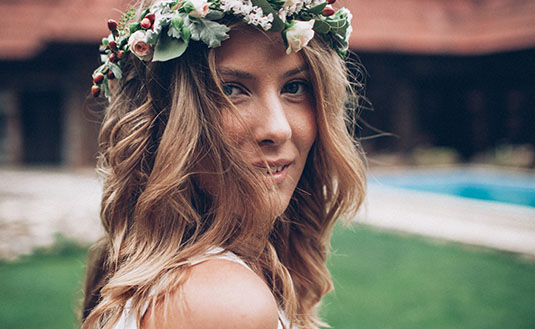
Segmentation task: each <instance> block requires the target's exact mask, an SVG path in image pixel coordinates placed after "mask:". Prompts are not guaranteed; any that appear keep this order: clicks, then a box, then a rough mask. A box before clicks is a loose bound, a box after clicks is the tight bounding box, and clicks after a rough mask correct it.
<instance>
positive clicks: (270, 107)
mask: <svg viewBox="0 0 535 329" xmlns="http://www.w3.org/2000/svg"><path fill="white" fill-rule="evenodd" d="M278 96H279V95H278V94H276V95H273V94H272V95H268V96H267V97H263V98H262V100H261V104H259V106H260V107H261V110H260V111H258V112H257V113H259V115H258V116H257V125H256V127H255V130H254V137H255V140H256V142H257V143H258V145H259V146H271V145H280V144H282V143H284V142H285V141H287V140H289V139H290V138H291V137H292V126H291V124H290V121H289V118H288V116H287V113H286V111H285V107H284V104H283V102H282V101H281V99H280V98H279V97H278Z"/></svg>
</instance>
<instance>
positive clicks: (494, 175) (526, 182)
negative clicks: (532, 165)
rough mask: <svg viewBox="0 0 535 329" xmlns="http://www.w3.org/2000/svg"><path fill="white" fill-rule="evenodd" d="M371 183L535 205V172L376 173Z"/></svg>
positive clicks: (448, 171)
mask: <svg viewBox="0 0 535 329" xmlns="http://www.w3.org/2000/svg"><path fill="white" fill-rule="evenodd" d="M369 183H370V184H380V185H384V186H392V187H397V188H403V189H410V190H417V191H423V192H431V193H440V194H447V195H454V196H458V197H464V198H471V199H478V200H486V201H497V202H504V203H509V204H516V205H522V206H527V207H535V173H522V172H518V173H517V172H508V171H500V170H494V169H474V168H458V169H457V168H454V169H435V170H408V171H395V172H388V173H386V172H378V173H372V174H371V175H370V179H369Z"/></svg>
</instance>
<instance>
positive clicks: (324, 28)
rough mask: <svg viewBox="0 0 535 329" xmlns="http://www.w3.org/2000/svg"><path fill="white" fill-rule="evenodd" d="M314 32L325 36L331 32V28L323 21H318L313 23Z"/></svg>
mask: <svg viewBox="0 0 535 329" xmlns="http://www.w3.org/2000/svg"><path fill="white" fill-rule="evenodd" d="M314 31H316V32H318V33H320V34H327V33H329V31H331V26H330V25H329V24H327V23H325V22H324V21H322V20H319V19H318V20H316V21H315V22H314Z"/></svg>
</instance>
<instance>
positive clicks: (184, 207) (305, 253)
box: [82, 38, 365, 329]
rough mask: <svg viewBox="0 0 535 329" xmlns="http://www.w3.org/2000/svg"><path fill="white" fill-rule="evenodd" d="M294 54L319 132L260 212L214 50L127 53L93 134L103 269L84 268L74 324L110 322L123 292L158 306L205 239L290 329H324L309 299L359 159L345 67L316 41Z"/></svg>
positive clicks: (258, 189) (357, 193) (321, 290)
mask: <svg viewBox="0 0 535 329" xmlns="http://www.w3.org/2000/svg"><path fill="white" fill-rule="evenodd" d="M302 54H303V57H304V59H305V61H306V63H307V64H308V67H309V71H310V76H311V84H312V86H313V92H314V95H315V101H316V122H317V129H318V134H317V138H316V141H315V143H314V145H313V146H312V149H311V151H310V153H309V156H308V159H307V164H306V166H305V169H304V172H303V175H302V177H301V179H300V181H299V183H298V186H297V188H296V191H295V192H294V195H293V197H292V200H291V201H290V204H289V206H288V208H287V209H286V211H285V212H284V214H282V215H281V216H276V215H275V214H273V213H270V212H266V211H265V210H266V209H270V205H271V202H272V200H267V199H266V198H265V197H264V195H267V193H263V192H265V190H266V189H267V187H266V186H265V184H262V183H261V181H259V180H258V179H257V174H256V173H255V171H254V170H252V168H250V165H248V164H247V163H245V162H244V161H242V160H241V158H240V156H239V153H238V152H237V150H235V149H234V148H233V146H232V144H231V143H229V141H228V140H226V138H225V134H223V130H222V127H221V124H220V122H221V120H220V117H221V111H222V110H221V109H222V108H228V107H229V104H228V100H227V99H226V98H225V96H224V95H223V93H222V91H221V86H220V84H219V81H218V78H217V72H216V69H215V60H214V54H213V52H212V51H209V50H207V49H206V47H205V46H203V45H199V44H196V43H191V44H190V46H189V48H188V50H187V51H186V53H185V54H184V55H183V56H181V57H180V58H178V59H176V60H173V61H169V62H165V63H150V64H146V65H145V64H141V63H140V62H139V61H137V60H136V59H133V58H130V59H129V62H128V63H127V64H126V65H125V67H124V72H125V76H124V77H123V79H121V83H120V85H118V86H117V89H116V90H115V92H114V97H113V102H112V103H111V104H110V105H109V107H108V110H107V113H106V117H105V119H104V122H103V126H102V130H101V134H100V147H101V150H102V153H101V155H100V157H99V164H98V167H99V169H100V171H101V173H102V175H103V177H104V182H105V184H104V194H103V197H102V208H101V219H102V223H103V225H104V228H105V230H106V232H107V235H106V237H105V240H104V241H103V242H102V245H103V247H102V248H103V250H104V253H103V254H102V256H101V257H99V260H98V262H99V263H102V264H103V265H102V266H103V268H102V269H101V271H100V272H99V273H98V274H95V273H94V271H93V272H92V273H90V274H89V275H88V280H87V282H88V284H87V287H86V294H87V295H86V305H85V308H86V309H85V311H84V312H85V316H84V317H85V321H84V322H83V325H82V328H83V329H88V328H112V327H113V325H114V323H115V322H116V321H117V320H118V318H119V316H120V314H121V311H122V309H123V307H124V305H125V303H126V301H127V300H128V299H132V308H133V310H134V312H135V314H138V315H139V316H141V313H142V312H141V310H142V308H143V307H144V305H146V303H149V304H154V303H156V302H157V301H158V302H160V301H162V300H164V301H165V299H166V298H167V297H169V294H170V292H171V291H173V289H180V286H181V284H182V283H183V282H184V281H185V279H186V278H187V275H188V267H189V260H190V259H192V258H194V257H195V256H199V255H202V254H204V253H205V252H206V251H207V250H208V249H209V248H210V247H213V246H220V247H222V248H224V249H225V250H229V251H232V252H234V253H235V254H237V255H238V256H239V257H241V258H242V259H243V260H244V261H245V262H247V263H248V264H249V265H250V266H251V267H252V269H253V270H254V271H255V272H256V273H257V274H258V275H260V276H262V277H263V278H265V280H266V282H267V284H268V286H269V287H270V289H271V291H272V292H273V294H274V296H275V297H276V299H277V301H278V303H279V304H280V306H281V307H282V308H283V309H284V311H285V312H286V315H287V316H288V318H289V319H290V321H291V322H292V323H293V324H295V325H296V326H297V327H299V328H318V327H319V326H320V325H321V324H322V323H321V322H320V320H319V317H318V315H317V306H318V304H319V301H320V300H321V298H322V297H323V296H324V295H325V294H326V293H327V292H329V291H330V290H331V289H332V283H331V279H330V275H329V272H328V270H327V268H326V258H327V254H328V250H329V241H330V236H331V231H332V228H333V225H334V223H335V220H336V219H337V218H338V217H340V216H341V215H343V214H346V215H351V214H354V213H355V212H356V210H357V209H358V207H359V205H360V204H361V202H362V199H363V197H364V191H365V164H364V160H363V157H362V153H361V152H360V151H359V149H360V148H359V146H358V144H357V143H356V142H355V139H354V138H353V136H352V135H351V133H350V131H349V130H348V127H349V126H351V125H353V124H354V122H353V121H352V120H350V118H351V115H350V114H351V112H350V111H354V107H350V108H349V109H348V107H347V105H348V101H350V100H352V98H353V97H352V96H354V95H353V94H352V93H351V90H352V87H351V85H350V83H349V81H348V70H347V68H346V66H345V64H344V62H343V61H342V60H341V59H340V58H339V56H338V55H337V54H336V52H335V51H333V50H332V49H330V47H329V46H328V45H327V43H326V42H325V41H324V40H321V39H319V38H316V39H314V40H312V42H311V43H310V45H309V46H308V47H307V48H305V49H303V51H302ZM131 57H133V56H131ZM348 95H349V96H351V97H348ZM349 103H351V102H349ZM348 110H349V111H348ZM201 174H204V175H206V174H210V175H211V178H213V181H214V182H213V183H212V184H211V188H210V192H209V193H208V192H206V191H204V190H203V188H201V187H200V186H199V182H198V177H199V175H201ZM240 200H247V204H248V205H249V206H245V205H243V204H242V203H241V202H240ZM250 205H255V206H250ZM95 275H100V276H101V277H102V279H101V280H95V278H94V276H95ZM95 296H96V297H98V298H95ZM139 324H140V319H139V318H138V325H139Z"/></svg>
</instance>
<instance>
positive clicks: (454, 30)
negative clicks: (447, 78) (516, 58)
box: [339, 0, 535, 54]
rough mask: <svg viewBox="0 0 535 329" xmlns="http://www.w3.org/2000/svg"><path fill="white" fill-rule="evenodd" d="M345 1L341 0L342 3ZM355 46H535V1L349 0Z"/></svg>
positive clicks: (469, 50) (475, 49)
mask: <svg viewBox="0 0 535 329" xmlns="http://www.w3.org/2000/svg"><path fill="white" fill-rule="evenodd" d="M339 2H342V1H339ZM344 4H345V5H346V6H347V7H348V8H350V9H351V11H352V12H353V16H354V18H353V26H354V31H355V32H354V33H353V35H352V38H351V42H350V44H351V47H352V48H353V49H356V50H357V51H358V50H359V49H361V50H370V51H403V52H417V53H440V54H448V53H449V54H481V53H490V52H496V51H504V50H515V49H526V48H532V47H535V1H533V0H485V1H476V0H448V1H444V0H425V1H422V0H375V1H372V0H346V1H345V2H344Z"/></svg>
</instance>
